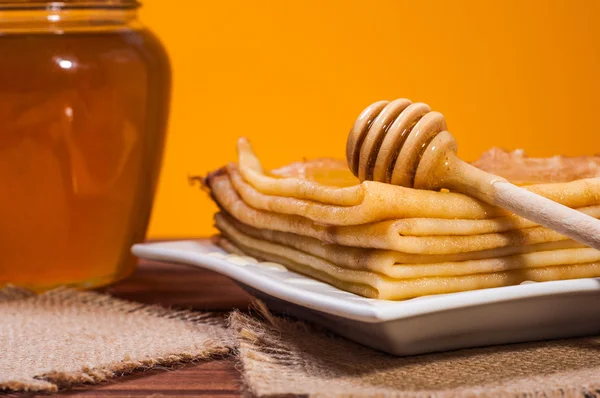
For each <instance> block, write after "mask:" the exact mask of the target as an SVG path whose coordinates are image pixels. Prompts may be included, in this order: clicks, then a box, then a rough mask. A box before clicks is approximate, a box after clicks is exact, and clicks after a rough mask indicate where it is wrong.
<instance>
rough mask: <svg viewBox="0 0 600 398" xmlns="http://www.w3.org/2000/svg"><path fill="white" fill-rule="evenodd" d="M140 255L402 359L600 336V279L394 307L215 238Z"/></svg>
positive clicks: (155, 246) (153, 247)
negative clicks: (220, 281) (227, 282)
mask: <svg viewBox="0 0 600 398" xmlns="http://www.w3.org/2000/svg"><path fill="white" fill-rule="evenodd" d="M132 251H133V253H134V254H135V255H136V256H138V257H141V258H145V259H150V260H159V261H167V262H173V263H179V264H188V265H192V266H197V267H201V268H205V269H209V270H212V271H215V272H218V273H220V274H223V275H226V276H228V277H230V278H231V279H233V280H234V281H236V282H237V283H239V284H240V285H241V286H242V287H244V288H245V289H246V290H248V291H249V292H250V293H251V294H253V295H254V296H256V297H258V298H260V299H261V300H263V301H264V302H265V303H266V304H267V306H269V307H270V308H271V309H273V310H274V311H276V312H282V313H286V314H289V315H293V316H296V317H298V318H300V319H304V320H308V321H311V322H316V323H319V324H321V325H323V326H325V327H327V328H329V329H331V330H333V331H334V332H336V333H338V334H341V335H343V336H345V337H347V338H349V339H351V340H354V341H356V342H359V343H361V344H364V345H366V346H369V347H372V348H375V349H378V350H382V351H386V352H388V353H391V354H394V355H413V354H422V353H426V352H433V351H445V350H451V349H458V348H467V347H477V346H484V345H492V344H504V343H516V342H524V341H533V340H543V339H551V338H560V337H572V336H582V335H588V334H597V333H600V279H573V280H567V281H556V282H543V283H533V282H529V283H527V282H526V283H523V284H521V285H518V286H509V287H501V288H495V289H484V290H474V291H469V292H461V293H453V294H443V295H435V296H426V297H419V298H416V299H412V300H405V301H388V300H376V299H368V298H364V297H360V296H357V295H355V294H352V293H348V292H345V291H342V290H340V289H337V288H335V287H333V286H330V285H328V284H325V283H322V282H319V281H316V280H313V279H311V278H308V277H305V276H303V275H300V274H297V273H295V272H292V271H288V270H287V269H286V268H285V267H283V266H281V265H279V264H273V263H261V262H257V261H256V260H255V259H253V258H250V257H240V256H235V255H230V254H227V253H226V252H224V251H223V250H222V249H221V248H219V247H217V246H215V245H213V244H212V243H211V242H210V241H209V240H195V241H191V240H189V241H172V242H164V243H149V244H139V245H135V246H133V249H132Z"/></svg>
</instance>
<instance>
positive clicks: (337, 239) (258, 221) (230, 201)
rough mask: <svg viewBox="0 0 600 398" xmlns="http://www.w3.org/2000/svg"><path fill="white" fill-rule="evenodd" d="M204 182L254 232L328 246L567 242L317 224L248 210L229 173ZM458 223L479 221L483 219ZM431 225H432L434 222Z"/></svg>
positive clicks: (535, 230)
mask: <svg viewBox="0 0 600 398" xmlns="http://www.w3.org/2000/svg"><path fill="white" fill-rule="evenodd" d="M206 183H207V185H208V187H209V188H210V190H211V194H212V196H213V198H214V199H215V201H216V202H217V204H218V205H219V206H220V207H221V208H222V209H224V210H225V211H226V212H227V213H229V214H231V215H232V216H233V217H235V218H236V219H238V220H239V221H241V222H243V223H244V224H248V225H252V226H254V227H256V228H266V229H272V230H276V231H282V232H291V233H295V234H298V235H304V236H309V237H312V238H315V239H319V240H320V241H322V242H324V243H336V244H340V245H345V246H358V247H367V248H378V249H390V250H397V251H400V252H404V253H415V254H452V253H464V252H474V251H481V250H488V249H496V248H504V247H514V248H516V249H517V251H513V252H509V253H517V252H518V250H519V249H520V248H522V247H524V246H527V245H533V244H539V243H547V242H558V241H566V240H567V238H566V237H565V236H564V235H561V234H559V233H558V232H554V231H551V230H549V229H547V228H544V227H539V226H537V227H532V228H524V229H517V230H511V231H507V232H500V233H484V234H473V235H469V234H468V233H469V232H470V231H469V230H466V231H463V233H464V234H461V235H455V236H452V235H442V236H433V235H431V236H420V235H417V236H411V235H405V234H402V233H401V232H398V230H397V229H396V228H397V227H398V224H399V225H403V221H404V220H399V221H394V220H390V221H382V222H377V223H370V224H361V225H352V226H339V227H336V226H328V225H323V224H320V223H315V222H313V221H311V220H309V219H307V218H304V217H300V216H295V215H289V214H280V213H275V212H269V211H265V210H257V209H255V208H253V207H250V206H248V205H247V204H246V203H245V202H244V201H243V200H242V199H241V198H240V197H239V196H238V194H237V191H236V190H235V189H234V188H233V185H232V184H231V181H230V179H229V176H228V174H227V173H226V172H223V173H216V174H212V175H211V176H209V177H208V178H207V180H206ZM588 210H589V209H588ZM593 212H595V213H594V215H598V207H594V208H593ZM448 221H456V220H448ZM460 221H471V222H477V221H485V220H460ZM430 222H433V221H432V220H430Z"/></svg>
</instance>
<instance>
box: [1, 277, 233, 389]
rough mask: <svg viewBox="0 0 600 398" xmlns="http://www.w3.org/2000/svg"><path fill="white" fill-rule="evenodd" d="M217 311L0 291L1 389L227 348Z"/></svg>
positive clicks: (86, 377)
mask: <svg viewBox="0 0 600 398" xmlns="http://www.w3.org/2000/svg"><path fill="white" fill-rule="evenodd" d="M231 347H232V339H231V337H230V335H229V333H228V332H227V329H226V328H225V325H224V320H223V318H220V317H218V316H217V315H214V314H210V313H197V312H190V311H176V310H167V309H164V308H161V307H157V306H148V305H143V304H138V303H132V302H127V301H123V300H119V299H116V298H113V297H110V296H108V295H104V294H99V293H93V292H78V291H74V290H67V289H61V290H55V291H51V292H48V293H45V294H42V295H38V296H36V295H33V294H31V293H28V292H25V291H22V290H19V289H14V288H7V289H3V290H0V390H16V391H23V390H24V391H44V392H52V391H56V390H57V389H58V387H64V386H71V385H75V384H81V383H97V382H100V381H104V380H106V379H108V378H110V377H112V376H115V375H120V374H124V373H128V372H131V371H133V370H137V369H144V368H150V367H153V366H157V365H163V366H164V365H174V364H177V363H180V362H184V361H191V360H196V359H203V358H208V357H210V356H212V355H220V354H226V353H228V352H229V351H230V349H231Z"/></svg>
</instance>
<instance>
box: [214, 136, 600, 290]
mask: <svg viewBox="0 0 600 398" xmlns="http://www.w3.org/2000/svg"><path fill="white" fill-rule="evenodd" d="M490 153H493V156H492V155H490V154H489V153H488V155H486V156H484V157H482V159H483V160H481V159H480V161H478V162H476V164H478V166H479V167H481V168H483V169H487V170H490V169H493V170H494V172H496V173H498V174H500V175H502V174H503V172H504V171H506V174H511V175H512V176H513V177H514V179H518V181H519V182H520V183H521V184H533V185H529V186H527V189H530V190H532V191H534V192H536V193H538V194H540V195H542V196H546V197H548V198H550V199H552V200H556V201H558V202H560V203H562V204H564V205H566V206H569V207H572V208H576V209H578V210H579V211H582V212H584V213H586V214H589V215H591V216H592V217H595V218H600V179H598V178H587V177H594V176H597V171H598V165H600V160H598V159H597V158H586V159H585V161H578V160H577V159H571V158H563V159H558V158H556V159H552V160H551V161H550V162H554V163H556V162H557V161H558V162H559V163H560V162H563V163H564V164H565V167H564V169H561V168H560V167H559V168H557V167H553V170H555V171H553V172H552V173H548V172H546V171H545V169H544V167H541V166H544V164H545V165H546V166H548V164H549V163H548V161H547V162H546V163H543V162H540V161H537V160H536V161H534V162H532V161H531V160H530V159H529V158H526V157H523V156H522V154H520V153H513V154H509V155H508V156H509V157H511V156H512V157H514V158H516V159H517V161H516V162H515V163H511V162H509V161H506V156H502V155H501V154H499V153H498V151H497V150H494V151H492V152H490ZM502 153H503V154H506V153H505V152H502ZM238 155H239V159H238V160H239V163H238V164H233V163H232V164H229V165H227V166H226V167H224V168H222V169H220V170H218V171H216V172H214V173H212V174H210V175H209V176H208V177H207V178H206V179H205V181H204V182H205V185H206V186H207V187H208V188H209V190H210V193H211V196H212V197H213V199H214V200H215V202H216V203H217V204H218V206H219V207H220V209H221V213H219V214H217V215H215V222H216V226H217V228H218V229H219V231H220V232H221V234H222V235H221V237H220V238H219V244H220V245H222V246H223V247H224V248H225V249H226V250H229V251H232V252H236V253H240V254H246V255H250V256H254V257H257V258H259V259H263V260H267V261H274V262H279V263H281V264H284V265H286V266H287V267H289V268H290V269H292V270H294V271H296V272H300V273H303V274H306V275H309V276H312V277H314V278H316V279H320V280H322V281H325V282H327V283H330V284H332V285H334V286H337V287H339V288H341V289H344V290H348V291H351V292H354V293H357V294H361V295H364V296H368V297H376V298H383V299H395V300H397V299H405V298H410V297H416V296H421V295H427V294H437V293H450V292H456V291H463V290H472V289H480V288H487V287H498V286H506V285H512V284H518V283H520V282H522V281H525V280H532V281H547V280H557V279H570V278H581V277H592V276H600V265H599V264H600V252H599V251H597V250H594V249H589V248H585V247H583V246H582V245H581V244H579V243H577V242H574V241H572V240H570V239H567V238H566V237H564V236H563V235H561V234H559V233H556V232H554V231H551V230H548V229H547V228H544V227H540V226H537V225H536V224H534V223H532V222H530V221H529V220H525V219H523V218H521V217H517V216H515V215H512V214H509V213H507V212H506V211H504V210H502V209H499V208H496V207H493V206H490V205H488V204H485V203H483V202H480V201H478V200H476V199H473V198H470V197H468V196H465V195H462V194H458V193H451V192H433V191H424V190H416V189H410V188H403V187H399V186H393V185H388V184H382V183H377V182H370V181H366V182H362V183H359V181H358V180H357V179H356V178H355V177H354V176H352V174H351V173H350V171H349V170H348V168H347V166H346V165H345V164H344V163H342V162H339V161H336V160H332V159H317V160H313V161H305V162H296V163H292V164H290V165H288V166H285V167H282V168H280V169H277V170H273V171H270V172H265V171H264V170H263V168H262V166H261V165H260V162H259V160H258V158H257V157H256V156H255V154H254V152H253V151H252V148H251V147H250V144H249V143H248V141H247V140H244V139H241V140H240V141H239V142H238ZM496 158H499V159H502V162H499V165H494V164H493V162H490V161H489V160H490V159H492V160H493V159H496ZM486 159H487V160H486ZM519 162H520V163H521V164H523V165H527V170H525V172H521V173H519V172H518V170H517V169H516V168H515V167H514V165H515V164H519ZM546 168H547V167H546ZM556 170H558V171H556ZM577 177H586V178H584V179H579V180H575V181H570V180H571V179H573V178H577ZM545 178H548V179H550V180H551V181H556V182H555V183H552V184H540V183H541V182H544V181H546V180H545Z"/></svg>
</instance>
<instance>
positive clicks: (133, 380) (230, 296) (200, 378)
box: [56, 261, 250, 397]
mask: <svg viewBox="0 0 600 398" xmlns="http://www.w3.org/2000/svg"><path fill="white" fill-rule="evenodd" d="M104 291H107V292H108V293H110V294H112V295H114V296H116V297H121V298H124V299H127V300H133V301H137V302H140V303H151V304H160V305H164V306H174V307H180V308H193V309H197V310H210V311H230V310H231V309H233V308H240V309H247V308H248V304H249V302H250V296H249V295H248V294H246V293H245V292H244V291H243V290H242V289H240V288H239V287H238V286H237V285H236V284H234V283H233V282H231V280H229V279H228V278H226V277H224V276H221V275H219V274H216V273H214V272H210V271H206V270H200V269H197V268H192V267H186V266H180V265H174V264H163V263H156V262H148V261H142V262H141V263H140V266H139V268H138V270H137V271H136V272H135V273H134V274H133V275H132V276H131V277H129V278H127V279H125V280H124V281H122V282H119V283H117V284H115V285H113V286H111V287H109V288H107V289H104ZM239 386H240V379H239V373H238V372H237V371H236V370H235V363H234V360H233V358H231V357H228V358H223V359H216V360H210V361H201V362H197V363H192V364H188V365H185V366H182V367H179V368H177V369H175V370H152V371H145V372H140V373H135V374H132V375H129V376H123V377H120V378H118V379H113V381H111V382H108V383H105V384H100V385H96V386H83V387H77V388H73V389H71V390H67V391H62V392H60V393H59V394H56V395H65V396H74V397H79V396H86V397H90V396H103V397H104V396H106V397H126V396H132V397H139V396H211V397H212V396H218V397H239V396H240V395H241V394H240V388H239Z"/></svg>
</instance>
